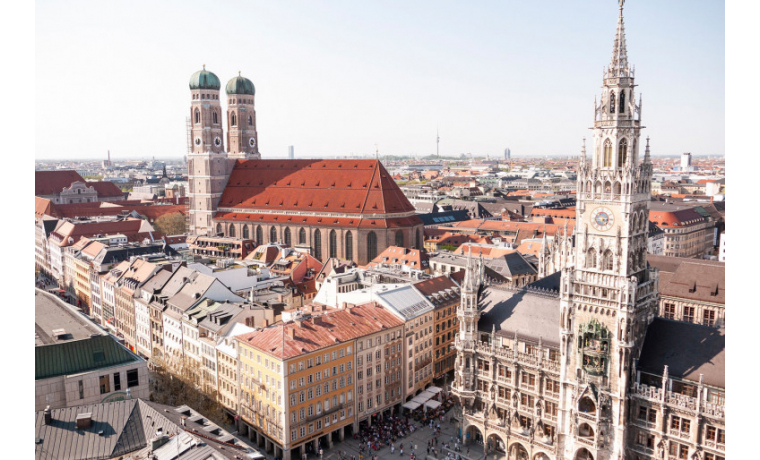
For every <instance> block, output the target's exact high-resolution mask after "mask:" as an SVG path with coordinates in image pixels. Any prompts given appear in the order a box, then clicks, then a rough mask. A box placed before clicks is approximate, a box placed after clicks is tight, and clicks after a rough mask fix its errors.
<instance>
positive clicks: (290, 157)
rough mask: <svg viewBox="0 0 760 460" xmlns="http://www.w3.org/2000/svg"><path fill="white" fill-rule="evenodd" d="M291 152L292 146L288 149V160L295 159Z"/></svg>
mask: <svg viewBox="0 0 760 460" xmlns="http://www.w3.org/2000/svg"><path fill="white" fill-rule="evenodd" d="M293 150H294V149H293V146H292V145H291V146H290V147H288V159H289V160H292V159H293V158H295V153H294V151H293Z"/></svg>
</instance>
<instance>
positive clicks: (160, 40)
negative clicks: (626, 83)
mask: <svg viewBox="0 0 760 460" xmlns="http://www.w3.org/2000/svg"><path fill="white" fill-rule="evenodd" d="M724 7H725V5H724V2H722V1H716V0H668V1H666V2H663V1H661V0H660V1H657V0H629V1H628V2H626V5H625V27H626V41H627V45H628V59H629V62H630V63H631V64H632V65H634V66H635V67H636V83H637V84H638V85H639V86H638V88H637V90H638V92H640V93H642V94H643V124H644V125H645V126H646V127H647V128H646V129H645V130H643V132H642V136H650V137H651V145H652V153H653V154H654V155H676V154H680V153H682V152H691V153H692V154H693V155H723V154H724V151H725V146H724V144H725V89H726V85H725V14H724ZM617 14H618V8H617V2H616V1H615V0H584V1H580V2H567V1H542V2H526V1H524V0H523V1H479V2H463V1H456V2H455V1H436V2H432V1H430V2H426V1H415V2H405V1H383V2H379V1H362V2H355V1H337V0H332V1H327V2H307V1H278V2H271V1H266V2H265V1H253V0H249V1H217V2H208V1H206V2H198V1H192V0H184V1H161V2H149V1H132V2H121V1H111V2H103V1H76V0H72V1H66V2H62V1H49V0H38V1H37V2H36V8H35V26H36V27H35V29H36V32H35V67H36V69H35V70H36V71H35V74H34V75H35V76H34V78H35V81H36V86H35V97H34V100H35V109H36V116H35V144H36V147H35V158H36V159H86V158H105V156H106V152H107V151H108V150H110V151H111V155H112V158H115V159H121V158H124V159H127V158H149V157H152V156H155V157H156V158H177V159H181V158H182V156H183V155H184V154H185V153H186V152H187V136H186V128H185V119H186V117H188V116H189V114H190V111H189V108H190V91H189V89H188V80H189V78H190V75H191V74H192V73H193V72H195V71H197V70H199V69H201V67H202V65H203V64H205V65H206V68H207V69H208V70H210V71H212V72H214V73H215V74H216V75H217V76H218V77H219V79H220V80H221V82H222V88H223V87H224V84H225V83H226V82H227V81H228V80H229V79H231V78H232V77H234V76H236V75H237V74H238V71H240V72H242V75H243V76H245V77H247V78H249V79H250V80H251V81H253V83H254V85H255V87H256V115H257V131H258V143H259V148H260V151H261V153H262V156H263V157H264V158H281V157H285V156H286V154H287V148H288V146H289V145H293V146H295V155H296V158H299V157H300V158H313V157H333V156H344V155H352V154H355V155H368V154H374V152H375V150H376V149H377V150H378V151H379V152H380V154H381V155H386V154H394V155H410V154H411V155H420V156H421V155H429V154H432V153H435V150H436V130H438V132H439V133H440V153H441V155H459V154H461V153H472V154H473V155H476V156H479V155H491V156H502V155H503V152H504V149H505V148H507V147H509V148H510V149H511V152H512V155H513V156H521V155H577V154H578V153H579V151H580V145H581V140H582V138H583V137H587V138H590V137H591V136H592V133H591V132H590V131H589V130H588V128H589V127H590V126H591V124H592V121H593V102H594V98H595V97H599V95H600V94H601V84H602V70H603V68H604V67H605V66H606V65H608V64H609V61H610V57H611V52H612V44H613V39H614V34H615V27H616V21H617ZM222 98H224V92H223V90H222ZM222 105H223V108H224V109H226V105H225V104H224V103H223V104H222ZM59 109H61V110H63V113H65V116H64V117H63V119H62V122H55V123H51V117H50V115H51V114H50V111H51V110H55V111H56V112H57V111H58V110H59ZM225 128H226V127H225ZM589 145H590V142H589Z"/></svg>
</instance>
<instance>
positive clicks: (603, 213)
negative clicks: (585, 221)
mask: <svg viewBox="0 0 760 460" xmlns="http://www.w3.org/2000/svg"><path fill="white" fill-rule="evenodd" d="M613 223H615V215H614V214H613V213H612V211H610V210H609V209H607V208H605V207H598V208H596V209H594V210H593V211H592V212H591V225H592V226H593V227H594V228H595V229H597V230H599V231H602V232H605V231H607V230H609V229H610V228H612V224H613Z"/></svg>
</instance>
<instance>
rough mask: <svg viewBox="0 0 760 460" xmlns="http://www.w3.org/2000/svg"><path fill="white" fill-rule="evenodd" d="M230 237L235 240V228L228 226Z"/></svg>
mask: <svg viewBox="0 0 760 460" xmlns="http://www.w3.org/2000/svg"><path fill="white" fill-rule="evenodd" d="M230 236H231V237H232V238H235V226H234V225H232V224H230Z"/></svg>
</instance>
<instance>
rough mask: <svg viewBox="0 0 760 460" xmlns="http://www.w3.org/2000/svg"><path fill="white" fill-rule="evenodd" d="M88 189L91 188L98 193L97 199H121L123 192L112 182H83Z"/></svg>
mask: <svg viewBox="0 0 760 460" xmlns="http://www.w3.org/2000/svg"><path fill="white" fill-rule="evenodd" d="M85 184H87V186H88V187H92V188H94V189H95V191H96V192H98V199H100V198H105V197H109V196H112V197H117V196H118V197H123V196H124V192H123V191H122V190H121V189H120V188H119V187H118V186H117V185H116V184H114V183H113V182H110V181H94V182H90V181H87V182H85Z"/></svg>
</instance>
